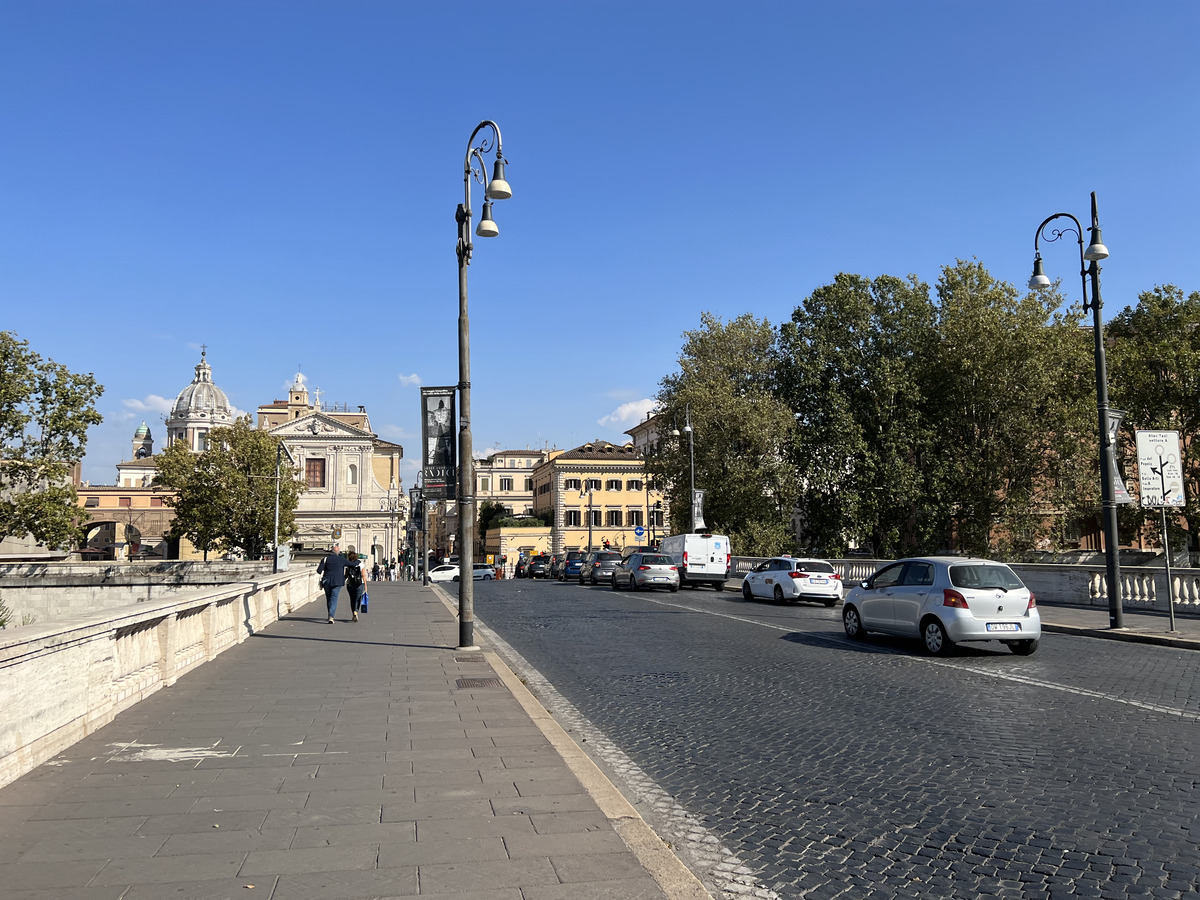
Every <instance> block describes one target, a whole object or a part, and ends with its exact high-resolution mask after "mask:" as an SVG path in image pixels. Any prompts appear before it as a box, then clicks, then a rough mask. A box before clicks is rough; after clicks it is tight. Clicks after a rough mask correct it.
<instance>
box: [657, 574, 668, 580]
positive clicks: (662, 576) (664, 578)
mask: <svg viewBox="0 0 1200 900" xmlns="http://www.w3.org/2000/svg"><path fill="white" fill-rule="evenodd" d="M654 580H655V581H666V580H667V576H666V575H655V576H654Z"/></svg>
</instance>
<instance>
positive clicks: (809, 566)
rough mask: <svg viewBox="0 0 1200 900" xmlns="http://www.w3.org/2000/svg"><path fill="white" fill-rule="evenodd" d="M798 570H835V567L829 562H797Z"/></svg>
mask: <svg viewBox="0 0 1200 900" xmlns="http://www.w3.org/2000/svg"><path fill="white" fill-rule="evenodd" d="M796 571H797V572H833V571H834V568H833V566H831V565H830V564H829V563H827V562H800V563H796Z"/></svg>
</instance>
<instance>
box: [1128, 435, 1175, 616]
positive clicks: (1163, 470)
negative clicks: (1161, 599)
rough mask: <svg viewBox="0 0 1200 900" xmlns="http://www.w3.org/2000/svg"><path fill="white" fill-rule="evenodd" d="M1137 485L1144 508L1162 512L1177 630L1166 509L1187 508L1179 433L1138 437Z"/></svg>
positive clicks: (1171, 604) (1169, 601) (1169, 600)
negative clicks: (1156, 508) (1152, 508)
mask: <svg viewBox="0 0 1200 900" xmlns="http://www.w3.org/2000/svg"><path fill="white" fill-rule="evenodd" d="M1137 457H1138V484H1139V487H1140V493H1141V497H1142V508H1143V509H1145V508H1151V507H1158V509H1159V510H1161V512H1162V539H1163V558H1164V561H1165V563H1166V568H1167V607H1168V609H1169V611H1170V614H1171V630H1172V631H1174V630H1175V588H1174V586H1173V585H1172V580H1171V547H1170V544H1169V542H1168V539H1167V508H1168V507H1180V506H1184V505H1186V502H1187V501H1186V500H1185V499H1184V491H1183V465H1182V462H1181V458H1180V452H1179V432H1178V431H1139V432H1138V433H1137Z"/></svg>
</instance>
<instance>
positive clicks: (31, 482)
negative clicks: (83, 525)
mask: <svg viewBox="0 0 1200 900" xmlns="http://www.w3.org/2000/svg"><path fill="white" fill-rule="evenodd" d="M103 392H104V388H103V387H102V386H101V385H100V384H98V383H97V382H96V379H95V378H93V377H92V375H90V374H88V375H78V374H75V373H73V372H70V371H68V370H67V368H66V367H65V366H61V365H59V364H58V363H56V362H54V361H53V360H50V359H43V358H42V357H41V356H39V355H38V354H37V353H35V352H33V351H32V350H30V349H29V343H28V342H27V341H22V340H20V339H18V338H17V336H16V335H15V334H13V333H12V332H9V331H0V456H2V457H3V460H2V461H0V538H3V537H8V536H10V535H25V534H29V535H32V536H33V538H34V539H35V540H37V541H38V542H40V543H43V544H46V545H48V546H52V547H60V546H63V545H66V544H68V543H69V542H70V541H71V540H72V539H73V538H75V537H77V535H78V525H79V521H80V511H79V508H78V506H77V504H76V495H75V489H74V487H73V486H72V485H71V483H70V469H71V464H72V463H74V462H77V461H79V460H81V459H82V458H83V454H84V449H85V447H86V445H87V430H88V428H90V427H91V426H92V425H97V424H99V423H100V421H101V416H100V414H99V413H98V412H97V411H96V407H95V401H96V399H97V398H98V397H99V396H100V395H101V394H102V393H103Z"/></svg>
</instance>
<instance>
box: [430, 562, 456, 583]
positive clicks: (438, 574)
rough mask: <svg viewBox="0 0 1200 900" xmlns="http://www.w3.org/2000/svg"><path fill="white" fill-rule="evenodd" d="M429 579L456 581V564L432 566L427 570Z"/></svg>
mask: <svg viewBox="0 0 1200 900" xmlns="http://www.w3.org/2000/svg"><path fill="white" fill-rule="evenodd" d="M429 580H430V581H458V566H449V565H446V566H434V567H433V568H432V569H430V570H429Z"/></svg>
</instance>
